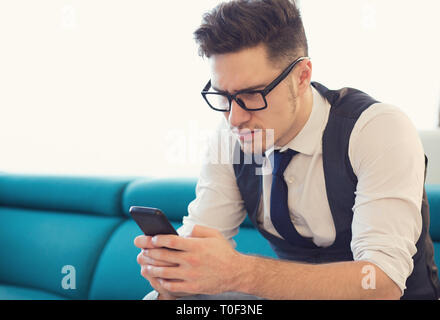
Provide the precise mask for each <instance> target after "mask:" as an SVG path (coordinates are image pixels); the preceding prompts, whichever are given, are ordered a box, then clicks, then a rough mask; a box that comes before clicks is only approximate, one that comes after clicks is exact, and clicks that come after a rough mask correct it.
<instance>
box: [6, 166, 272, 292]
mask: <svg viewBox="0 0 440 320" xmlns="http://www.w3.org/2000/svg"><path fill="white" fill-rule="evenodd" d="M196 182H197V179H195V178H193V179H190V178H179V179H149V178H136V177H118V178H110V177H73V176H43V175H19V174H7V173H0V244H1V249H0V300H4V299H45V300H46V299H98V300H103V299H123V300H125V299H142V298H143V297H144V296H145V294H147V293H148V292H149V291H151V290H152V288H151V287H150V285H149V283H148V282H147V281H146V280H145V279H144V278H143V277H142V276H141V274H140V267H139V265H138V264H137V262H136V256H137V255H138V253H139V249H138V248H136V247H135V246H134V244H133V240H134V238H135V237H136V236H138V235H140V234H142V232H141V231H140V229H139V228H138V226H137V225H136V223H135V222H134V221H133V220H132V219H131V218H130V216H129V214H128V211H129V208H130V206H133V205H139V206H149V207H157V208H161V209H162V210H163V211H164V212H165V213H166V214H167V216H168V218H169V219H170V220H171V221H172V224H173V225H174V227H175V228H178V227H179V226H180V225H181V221H182V217H183V216H184V215H186V214H187V205H188V203H189V202H190V201H191V200H193V199H194V198H195V187H196ZM235 239H236V241H237V243H238V246H237V249H238V250H239V251H241V252H245V253H254V254H261V255H266V256H273V257H274V256H275V254H274V253H273V251H272V249H271V248H270V246H269V245H268V244H267V243H266V241H265V240H264V238H263V237H261V236H260V235H259V234H258V233H257V232H256V230H255V229H254V228H253V227H252V225H251V223H250V221H248V220H245V221H244V223H243V224H242V226H241V231H240V233H239V235H237V237H236V238H235Z"/></svg>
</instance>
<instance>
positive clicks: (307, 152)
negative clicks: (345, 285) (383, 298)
mask: <svg viewBox="0 0 440 320" xmlns="http://www.w3.org/2000/svg"><path fill="white" fill-rule="evenodd" d="M312 91H313V107H312V112H311V114H310V117H309V119H308V121H307V123H306V124H305V126H304V127H303V129H302V130H301V131H300V132H299V134H298V135H297V136H296V137H295V138H294V139H292V140H291V141H290V142H289V143H287V144H286V145H285V146H282V147H281V148H280V149H281V151H283V150H285V149H286V148H291V149H293V150H296V151H298V152H299V154H297V155H296V156H295V157H293V159H292V160H291V162H290V163H289V165H288V166H287V168H286V170H285V172H284V179H285V181H286V183H287V186H288V207H289V211H290V217H291V220H292V223H293V225H294V226H295V228H296V229H297V231H298V233H299V234H301V235H302V236H304V237H310V238H312V240H313V242H314V243H315V244H316V245H317V246H319V247H328V246H330V245H331V244H332V243H333V242H334V240H335V236H336V233H335V226H334V222H333V217H332V214H331V211H330V207H329V204H328V200H327V194H326V189H325V179H324V170H323V161H322V135H323V131H324V129H325V127H326V125H327V120H328V115H329V111H330V104H329V103H328V101H327V100H326V99H324V98H323V97H322V96H321V95H320V94H319V93H318V91H316V90H315V89H314V88H313V87H312ZM225 130H226V123H225V121H224V119H222V123H221V125H220V126H219V128H218V130H217V131H216V132H217V133H216V134H215V135H213V137H212V139H211V142H210V144H209V145H208V148H207V153H206V161H205V162H204V164H203V166H202V170H201V174H200V177H199V181H198V183H197V188H196V199H195V200H193V201H192V202H191V203H190V204H189V206H188V216H186V217H184V219H183V226H182V227H181V228H180V229H179V230H178V232H179V234H187V233H188V232H190V230H191V229H192V226H193V225H194V224H200V225H204V226H209V227H213V228H216V229H218V230H219V231H221V232H222V234H223V235H224V236H225V237H226V238H227V239H228V240H230V241H231V242H232V243H234V242H233V239H232V238H233V237H234V236H235V235H236V234H237V233H238V231H239V226H240V224H241V223H242V222H243V220H244V219H245V217H246V209H245V207H244V202H243V199H242V197H241V195H240V191H239V189H238V186H237V183H236V178H235V174H234V169H233V165H232V161H225V157H224V154H223V155H220V153H221V152H222V151H219V149H218V148H219V147H220V150H223V151H224V150H230V149H231V148H230V147H229V146H225V143H227V141H226V140H228V139H225ZM275 148H277V149H278V148H279V147H275ZM273 150H274V148H273V147H272V148H270V149H268V150H266V157H265V158H264V159H265V161H264V162H263V168H264V170H263V171H264V172H265V174H264V175H263V194H262V197H261V203H260V207H259V211H258V216H257V221H258V223H259V224H260V226H262V227H263V229H264V230H266V231H268V232H270V233H272V234H273V235H275V236H277V237H280V238H281V236H280V235H279V234H278V233H277V231H276V230H275V228H274V226H273V225H272V222H271V219H270V190H271V183H272V174H271V171H272V170H271V163H270V161H269V160H268V159H269V158H270V155H271V154H272V152H273ZM220 157H221V160H220ZM230 159H232V156H230ZM349 159H350V162H351V165H352V167H353V171H354V173H355V175H356V176H357V178H358V184H357V188H356V192H355V204H354V206H353V213H354V214H353V222H352V241H351V250H352V252H353V257H354V260H363V261H369V262H372V263H374V264H376V265H377V266H378V267H380V268H381V269H382V270H383V271H384V272H385V273H386V274H387V275H388V276H389V277H390V278H391V279H392V280H393V281H394V282H395V283H396V284H397V285H398V286H399V287H400V289H401V290H402V294H403V290H404V289H405V288H406V286H405V282H406V279H407V277H408V276H409V275H410V274H411V272H412V270H413V260H412V256H413V255H414V254H415V253H416V251H417V250H416V246H415V244H416V242H417V240H418V238H419V236H420V234H421V229H422V218H421V213H420V211H421V203H422V196H423V183H424V165H425V162H424V151H423V147H422V144H421V142H420V139H419V137H418V133H417V131H416V129H415V127H414V126H413V124H412V123H411V121H410V120H409V119H408V117H407V116H406V115H405V114H404V113H403V112H402V111H400V110H399V109H398V108H396V107H394V106H392V105H388V104H383V103H376V104H374V105H372V106H371V107H369V108H368V109H367V110H366V111H364V112H363V113H362V115H361V116H360V118H359V119H358V121H357V122H356V124H355V126H354V128H353V131H352V134H351V137H350V141H349Z"/></svg>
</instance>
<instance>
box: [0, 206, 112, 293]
mask: <svg viewBox="0 0 440 320" xmlns="http://www.w3.org/2000/svg"><path fill="white" fill-rule="evenodd" d="M120 222H121V219H120V218H115V217H102V216H93V215H85V214H70V213H66V212H62V211H59V212H44V211H39V210H26V209H17V208H2V207H0V243H1V244H2V248H1V250H0V283H2V284H12V285H15V286H18V287H20V286H22V287H31V288H36V289H41V290H44V291H47V292H50V293H54V294H58V295H61V296H64V297H68V298H73V299H86V298H87V295H88V291H89V286H90V283H91V279H92V276H93V271H94V270H95V266H96V263H97V261H98V258H99V256H100V254H101V251H102V249H103V248H104V246H105V244H106V242H107V240H108V238H109V237H110V235H111V233H112V231H113V230H114V229H115V228H116V227H117V226H118V225H119V223H120ZM116 259H117V258H116ZM64 266H73V267H74V268H75V270H74V271H75V274H74V276H75V289H67V290H66V289H64V288H63V279H64V280H67V279H68V278H69V277H71V276H73V273H72V272H71V270H67V271H66V272H64V273H63V267H64ZM65 277H68V278H65Z"/></svg>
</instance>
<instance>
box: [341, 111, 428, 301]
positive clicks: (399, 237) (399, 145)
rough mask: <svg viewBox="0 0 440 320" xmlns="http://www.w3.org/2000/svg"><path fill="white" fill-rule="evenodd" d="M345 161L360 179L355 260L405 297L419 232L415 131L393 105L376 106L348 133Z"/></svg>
mask: <svg viewBox="0 0 440 320" xmlns="http://www.w3.org/2000/svg"><path fill="white" fill-rule="evenodd" d="M349 157H350V161H351V164H352V167H353V171H354V173H355V174H356V176H357V178H358V185H357V189H356V192H355V195H356V198H355V204H354V206H353V212H354V215H353V222H352V241H351V249H352V251H353V257H354V260H363V261H369V262H372V263H374V264H376V265H377V266H378V267H379V268H381V269H382V270H383V271H384V272H385V273H386V274H387V275H388V276H389V277H390V278H391V279H392V280H393V281H394V282H395V283H396V284H397V285H398V286H399V288H400V289H401V291H402V294H403V291H404V290H405V288H406V285H405V283H406V279H407V278H408V276H409V275H410V274H411V273H412V271H413V268H414V264H413V259H412V257H413V256H414V254H415V253H416V251H417V249H416V242H417V241H418V239H419V237H420V234H421V230H422V217H421V204H422V197H423V186H424V170H425V161H424V160H425V158H424V151H423V146H422V144H421V141H420V138H419V136H418V133H417V130H416V129H415V127H414V126H413V124H412V123H411V121H410V120H409V119H408V117H407V116H406V115H405V114H404V113H403V112H401V111H400V110H399V109H397V108H396V107H393V106H390V105H386V104H381V103H380V104H375V105H373V106H371V107H370V108H368V109H367V110H366V111H365V112H364V113H363V114H362V115H361V117H360V118H359V120H358V122H357V123H356V125H355V128H354V129H353V131H352V136H351V138H350V145H349Z"/></svg>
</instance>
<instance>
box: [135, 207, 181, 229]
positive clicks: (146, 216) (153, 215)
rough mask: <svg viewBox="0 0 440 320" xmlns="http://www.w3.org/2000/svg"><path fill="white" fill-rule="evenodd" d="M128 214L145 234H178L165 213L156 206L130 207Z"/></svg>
mask: <svg viewBox="0 0 440 320" xmlns="http://www.w3.org/2000/svg"><path fill="white" fill-rule="evenodd" d="M130 215H131V217H132V218H133V220H134V221H136V223H137V224H138V226H139V227H140V228H141V230H142V231H143V233H144V234H145V235H146V236H155V235H157V234H174V235H178V234H177V232H176V230H175V229H174V227H173V226H172V225H171V223H170V221H169V220H168V219H167V217H166V215H165V214H164V213H163V212H162V211H161V210H160V209H157V208H150V207H139V206H132V207H130Z"/></svg>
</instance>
